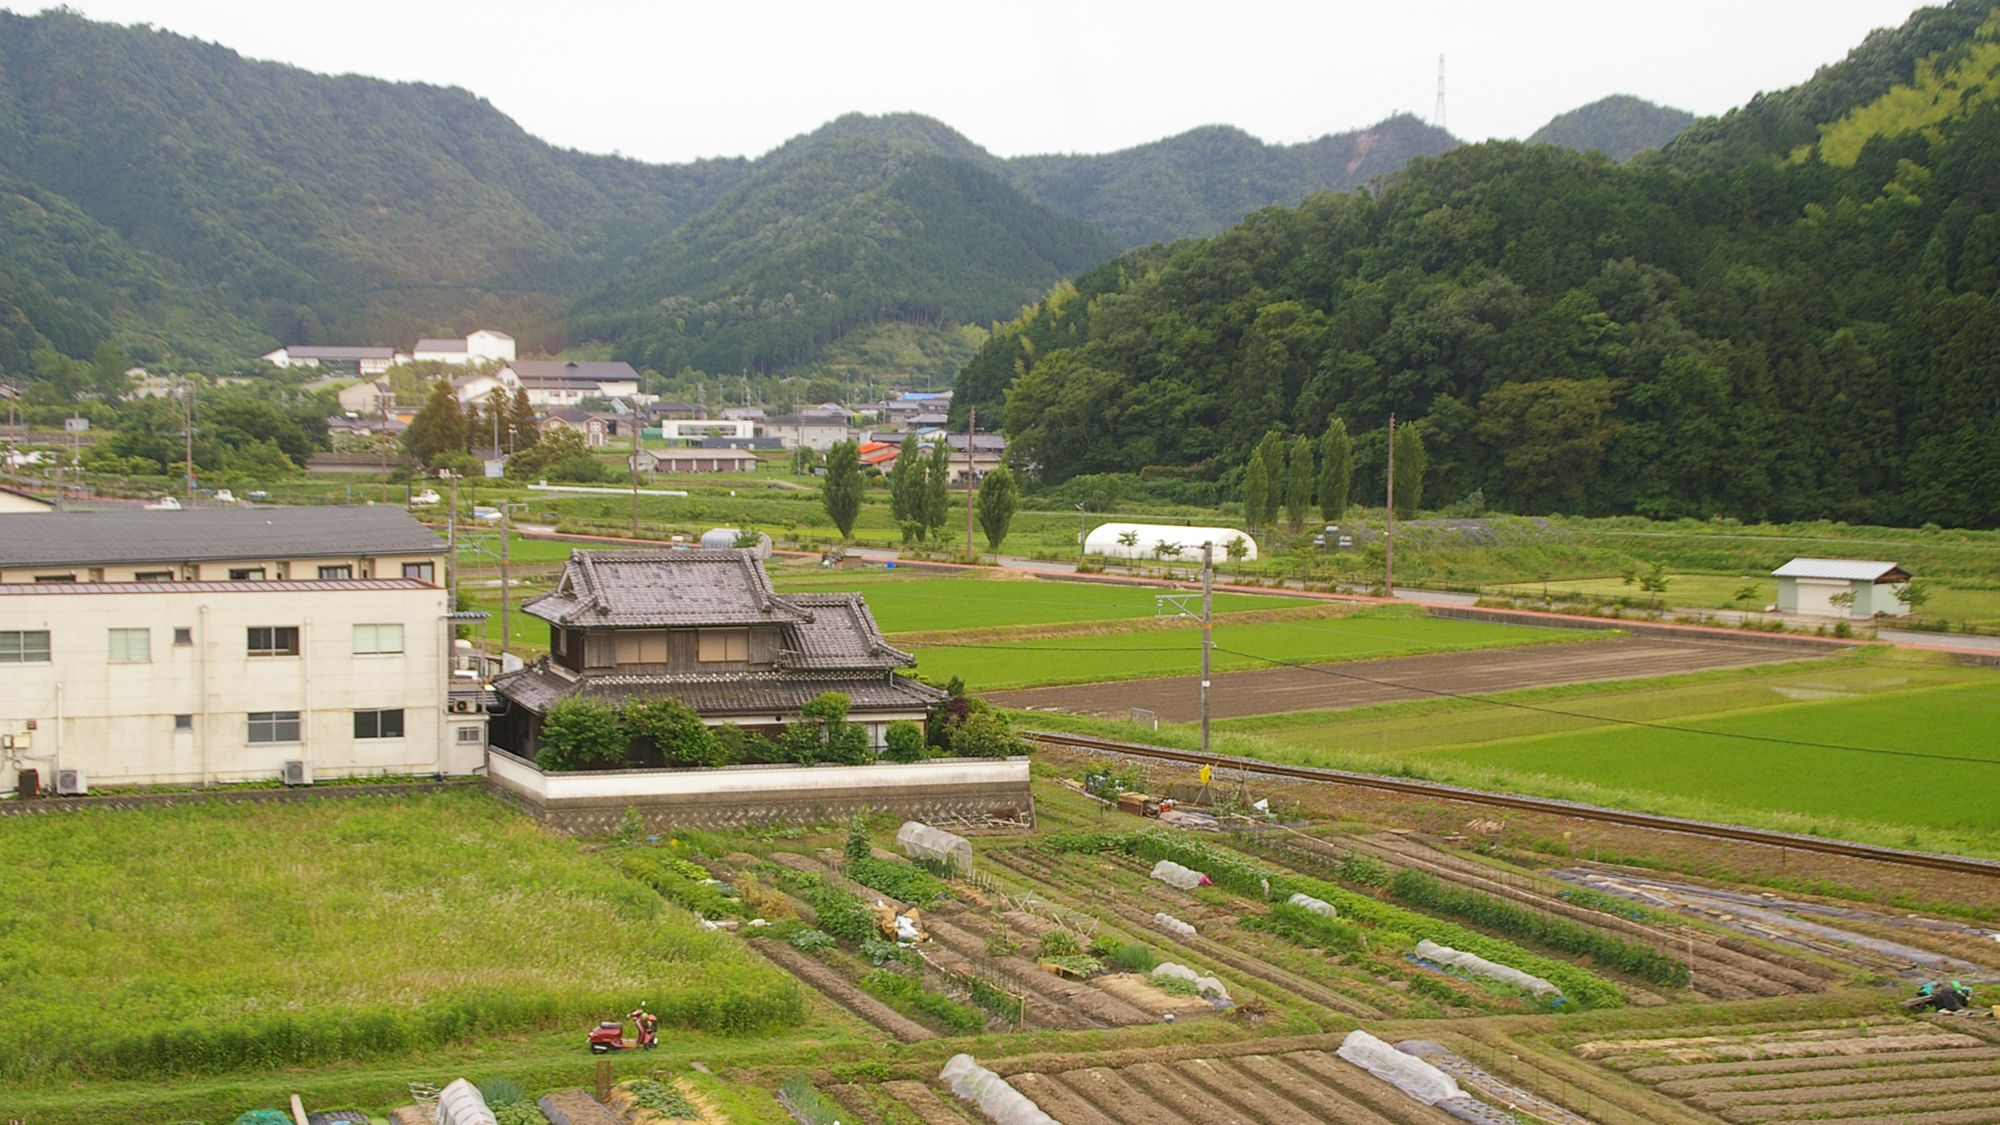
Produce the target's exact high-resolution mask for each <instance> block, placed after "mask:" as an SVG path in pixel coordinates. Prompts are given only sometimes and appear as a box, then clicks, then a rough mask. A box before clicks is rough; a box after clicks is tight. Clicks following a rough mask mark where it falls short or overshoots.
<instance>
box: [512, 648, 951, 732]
mask: <svg viewBox="0 0 2000 1125" xmlns="http://www.w3.org/2000/svg"><path fill="white" fill-rule="evenodd" d="M494 687H495V688H497V689H498V690H499V691H500V692H501V693H502V694H503V695H505V696H507V698H509V699H511V700H513V701H514V702H516V703H518V704H520V705H521V706H523V707H526V708H528V709H529V710H531V711H534V712H537V713H540V712H543V711H546V710H548V709H549V707H550V706H551V705H552V704H554V703H555V702H556V701H557V700H559V699H564V698H567V697H569V696H573V695H585V696H589V697H591V698H594V699H602V700H604V701H605V702H607V703H611V704H614V705H615V704H620V703H624V702H625V701H627V700H631V699H654V698H658V697H660V696H672V697H673V698H675V699H678V700H680V701H681V702H683V703H685V704H687V705H688V706H690V707H692V708H694V709H695V710H696V711H698V712H700V713H701V714H703V715H770V716H772V717H773V718H776V717H778V716H780V715H787V716H789V715H796V714H798V711H799V708H801V707H803V706H805V705H806V704H807V703H810V702H812V701H813V700H814V699H815V698H817V697H818V696H820V695H821V694H823V693H825V692H829V691H837V692H840V693H842V694H844V695H846V696H848V697H849V698H850V699H852V700H853V701H854V702H853V708H854V710H856V711H864V712H865V711H886V710H896V711H919V710H925V709H928V708H931V707H935V706H936V705H937V704H939V703H942V702H943V701H944V699H945V694H944V693H943V692H941V691H939V690H938V689H936V688H934V687H931V686H929V685H927V684H922V683H918V682H917V681H916V680H913V679H910V678H908V677H906V676H894V675H880V674H878V675H873V676H865V675H864V676H855V675H852V674H846V675H843V674H841V673H838V672H776V673H772V672H766V673H741V672H738V673H721V674H714V675H695V676H596V675H589V676H580V677H576V678H574V679H572V678H571V677H569V676H567V675H564V674H563V673H561V672H558V671H556V670H554V669H553V668H551V667H550V666H549V665H548V662H547V661H546V660H543V661H539V662H537V663H535V664H532V665H530V666H528V667H527V668H525V669H522V670H521V671H519V672H516V673H514V674H512V675H510V676H503V677H501V678H499V679H497V680H495V681H494Z"/></svg>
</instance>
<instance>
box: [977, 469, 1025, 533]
mask: <svg viewBox="0 0 2000 1125" xmlns="http://www.w3.org/2000/svg"><path fill="white" fill-rule="evenodd" d="M1018 496H1019V490H1018V489H1017V488H1016V487H1015V485H1014V474H1012V473H1010V472H1008V471H1007V466H1005V465H1001V466H1000V467H999V468H996V469H994V470H993V471H992V472H990V473H988V474H986V477H985V479H983V480H981V481H980V482H979V500H978V507H979V513H978V514H979V529H980V530H981V531H984V532H985V533H986V545H987V547H989V548H990V549H992V550H995V551H997V550H999V549H1000V544H1001V543H1003V542H1005V541H1006V539H1007V527H1008V525H1009V524H1011V523H1013V522H1014V508H1015V506H1016V504H1017V503H1018Z"/></svg>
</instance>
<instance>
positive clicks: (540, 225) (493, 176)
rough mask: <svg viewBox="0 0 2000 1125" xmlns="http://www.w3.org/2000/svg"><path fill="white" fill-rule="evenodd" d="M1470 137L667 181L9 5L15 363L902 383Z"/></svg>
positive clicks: (4, 319) (404, 94)
mask: <svg viewBox="0 0 2000 1125" xmlns="http://www.w3.org/2000/svg"><path fill="white" fill-rule="evenodd" d="M1586 116H1588V115H1586ZM1599 116H1602V115H1599ZM1591 120H1592V121H1595V120H1596V119H1595V118H1592V119H1591ZM1583 125H1584V126H1589V125H1590V122H1584V123H1583ZM1571 134H1573V135H1566V136H1567V139H1568V141H1569V143H1578V144H1590V143H1597V144H1600V145H1609V146H1611V148H1614V149H1615V148H1618V147H1619V146H1620V145H1622V144H1624V143H1625V142H1624V141H1623V140H1620V139H1618V138H1617V137H1613V136H1612V134H1610V133H1606V134H1605V137H1606V138H1607V139H1605V140H1602V141H1593V140H1592V139H1591V138H1592V136H1593V134H1591V132H1590V129H1589V128H1588V127H1584V128H1583V131H1582V132H1578V131H1577V130H1576V129H1572V130H1571ZM1455 143H1456V141H1454V140H1453V138H1451V137H1450V135H1449V134H1447V133H1445V132H1444V131H1443V130H1442V129H1437V128H1434V127H1432V126H1430V125H1427V124H1424V123H1423V122H1420V121H1418V120H1417V119H1415V118H1413V117H1409V116H1397V117H1392V118H1390V119H1388V120H1386V121H1384V122H1381V123H1380V124H1378V125H1375V126H1373V127H1370V128H1368V129H1363V130H1357V131H1355V132H1351V133H1344V134H1339V135H1334V136H1327V137H1322V138H1320V139H1318V140H1316V141H1311V142H1307V143H1304V144H1297V145H1269V144H1265V143H1263V142H1261V141H1259V140H1257V139H1256V138H1253V137H1251V136H1249V135H1247V134H1245V133H1243V132H1242V131H1240V130H1237V129H1233V128H1229V127H1224V126H1211V127H1205V128H1200V129H1195V130H1192V131H1190V132H1187V133H1183V134H1181V135H1179V136H1175V137H1169V138H1166V139H1164V140H1161V141H1157V142H1153V143H1150V144H1145V145H1139V146H1136V147H1134V148H1130V149H1126V150H1123V151H1120V152H1114V153H1108V154H1103V155H1049V156H1032V157H1021V158H1013V159H1001V158H998V157H995V156H993V155H992V154H990V153H988V152H986V151H985V150H984V149H982V148H980V147H979V146H978V145H976V144H974V143H972V142H971V141H969V140H967V139H966V138H965V137H963V136H961V135H960V134H958V133H956V132H955V131H953V130H952V129H950V128H948V127H947V126H945V125H943V124H942V123H940V122H937V121H934V120H931V119H929V118H925V117H921V116H916V115H909V114H905V115H892V116H887V117H865V116H862V115H858V114H856V115H850V116H847V117H842V118H840V119H838V120H835V121H833V122H831V123H829V124H827V125H826V126H824V127H822V128H820V129H818V130H816V131H814V132H813V133H811V134H808V135H804V136H801V137H798V138H795V139H794V140H792V141H791V142H789V143H787V144H785V145H783V146H781V147H780V148H778V149H776V150H774V151H772V152H770V153H768V154H765V155H764V156H761V157H758V158H756V159H740V158H738V159H717V160H704V161H697V162H694V163H691V164H680V165H653V164H647V163H643V162H640V161H636V160H629V159H624V158H621V157H616V156H596V155H589V154H585V153H579V152H574V151H568V150H564V149H560V148H557V147H555V146H552V145H549V144H547V143H545V142H543V141H541V140H539V139H538V138H536V137H533V136H531V135H529V134H528V133H526V132H525V131H524V130H522V129H521V128H520V127H519V126H518V125H517V124H516V123H515V122H513V121H512V120H511V119H509V118H508V117H507V116H506V115H504V114H502V113H500V112H499V111H498V110H496V109H495V108H494V107H493V106H492V105H490V104H489V103H487V102H486V101H485V100H483V99H481V98H478V97H476V96H474V95H472V94H470V93H467V92H466V91H464V90H459V89H442V88H438V87H433V86H426V85H422V84H408V83H390V82H383V81H379V80H375V79H370V78H365V77H359V76H355V75H343V76H339V77H331V76H325V75H319V74H313V73H309V72H306V71H303V70H299V69H297V68H294V67H291V66H286V65H283V64H278V63H270V62H260V61H256V60H250V59H245V58H243V57H241V56H239V55H238V54H236V53H235V52H234V51H231V50H228V49H227V48H225V47H222V46H218V45H215V44H210V43H203V42H200V41H197V40H192V39H188V38H186V37H183V36H179V35H175V34H172V33H169V32H164V31H158V30H154V29H151V28H147V27H121V26H116V25H112V24H106V23H99V22H93V21H90V20H87V19H85V18H83V17H82V16H80V15H78V14H77V13H75V12H73V11H70V10H68V9H60V8H58V9H51V10H49V11H45V12H42V13H40V14H38V15H26V16H24V15H18V14H15V13H11V12H0V373H5V374H6V375H8V376H13V377H20V376H24V375H25V376H28V377H33V374H34V371H35V364H34V363H33V362H32V361H31V359H30V357H31V356H32V355H33V353H34V352H35V351H36V350H38V349H41V348H48V349H52V350H53V351H55V352H58V353H60V354H61V355H65V356H73V357H80V358H82V357H90V356H92V355H93V354H94V352H95V347H96V345H97V344H98V343H101V342H103V341H106V340H110V341H113V342H115V343H117V344H118V345H119V346H120V347H121V348H122V349H123V350H124V351H125V353H126V354H128V355H129V356H131V357H132V358H133V359H134V360H136V361H138V362H141V363H145V364H148V365H151V366H153V367H155V368H171V367H176V366H183V367H184V366H201V367H204V368H206V369H209V370H211V371H212V370H215V369H218V368H221V367H225V366H227V365H229V364H232V363H239V362H241V361H243V360H245V359H247V358H248V357H251V356H255V355H257V354H259V353H261V352H262V351H265V350H268V348H270V347H273V346H275V345H277V344H279V343H297V344H315V343H338V344H359V343H407V342H408V341H410V340H413V339H415V338H417V337H419V336H425V335H457V334H461V333H463V332H464V331H466V330H468V329H470V328H473V327H476V326H479V325H482V324H483V325H499V326H502V327H504V328H506V329H507V330H508V331H509V332H510V333H512V334H513V335H515V336H516V337H517V339H518V340H519V341H520V344H521V346H522V348H523V349H524V350H525V351H527V352H531V353H535V352H545V353H554V352H558V351H561V350H563V349H565V348H567V347H575V346H590V347H591V348H593V349H594V354H599V355H610V356H613V357H615V358H621V359H627V360H630V361H632V362H634V363H635V364H637V365H639V366H641V367H644V368H647V369H650V370H653V371H657V372H661V373H664V374H673V373H675V372H678V371H681V370H682V369H684V368H691V369H694V370H697V371H706V372H714V373H718V374H727V375H732V376H733V375H738V374H741V373H744V372H765V373H768V372H773V371H790V372H798V373H807V374H813V373H819V374H824V373H826V372H827V370H828V369H829V368H832V367H835V366H836V365H837V366H845V367H863V368H865V367H868V366H869V365H871V364H875V365H880V364H882V363H887V362H901V361H900V359H898V360H895V361H890V360H885V359H883V358H882V357H881V356H879V355H878V354H877V352H878V351H879V348H878V347H877V346H876V345H875V344H873V343H871V337H870V333H881V332H884V331H888V330H889V329H894V331H893V332H890V333H889V334H890V335H892V336H894V335H897V334H900V336H901V337H904V338H908V337H914V338H915V342H914V345H912V346H913V347H914V348H916V349H918V350H921V351H924V352H925V353H926V354H931V355H951V354H963V352H962V349H963V347H964V345H963V344H962V343H961V342H959V341H958V340H957V339H956V338H954V337H952V336H951V330H952V329H953V328H954V327H957V326H965V325H984V324H987V323H990V322H992V321H995V320H998V319H1002V318H1005V317H1008V316H1011V315H1013V314H1014V313H1015V312H1016V311H1018V310H1019V309H1020V308H1021V307H1022V306H1023V305H1024V304H1027V303H1029V302H1031V301H1033V300H1034V299H1036V298H1037V297H1038V296H1039V295H1040V294H1041V293H1043V292H1044V291H1045V290H1046V289H1047V288H1048V287H1049V286H1050V285H1051V284H1053V283H1055V282H1056V281H1058V280H1060V279H1062V278H1065V277H1073V276H1075V275H1076V274H1077V273H1078V272H1080V271H1082V270H1084V269H1087V268H1089V267H1091V266H1093V265H1096V264H1098V263H1100V262H1103V261H1105V260H1107V259H1109V258H1111V257H1113V256H1115V255H1117V254H1118V253H1119V252H1120V251H1121V250H1123V249H1125V248H1127V247H1132V246H1141V245H1146V244H1149V243H1152V242H1155V241H1161V242H1171V241H1173V240H1176V239H1180V238H1186V237H1201V236H1210V235H1215V234H1217V233H1219V232H1221V231H1223V230H1225V229H1227V228H1228V227H1230V226H1232V225H1233V224H1235V223H1237V222H1238V221H1240V220H1241V219H1242V218H1243V217H1244V216H1245V215H1247V214H1249V213H1251V212H1253V211H1256V210H1258V209H1260V208H1263V207H1266V206H1270V205H1273V204H1296V203H1298V202H1299V201H1300V200H1302V199H1304V198H1305V197H1306V196H1307V195H1309V194H1311V193H1313V192H1315V191H1320V190H1344V189H1347V188H1350V187H1353V186H1356V185H1361V184H1366V183H1368V182H1370V181H1372V180H1374V179H1376V178H1377V177H1380V176H1382V175H1385V174H1389V173H1393V172H1394V171H1395V170H1396V169H1398V168H1400V167H1402V166H1403V164H1404V163H1405V162H1406V161H1407V160H1409V159H1410V158H1411V157H1412V156H1417V155H1432V154H1436V153H1440V152H1443V151H1445V150H1447V149H1449V148H1450V147H1451V146H1452V145H1454V144H1455ZM848 340H857V341H858V342H856V343H854V344H852V345H847V344H844V343H843V342H844V341H848ZM903 342H904V343H908V342H909V341H908V340H907V339H904V340H903ZM909 350H910V349H909V348H905V353H908V351H909Z"/></svg>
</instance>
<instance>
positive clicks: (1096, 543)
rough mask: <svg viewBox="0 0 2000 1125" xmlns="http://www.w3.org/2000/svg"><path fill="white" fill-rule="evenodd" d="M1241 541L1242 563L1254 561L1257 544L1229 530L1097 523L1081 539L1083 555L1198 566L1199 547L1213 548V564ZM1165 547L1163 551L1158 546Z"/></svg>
mask: <svg viewBox="0 0 2000 1125" xmlns="http://www.w3.org/2000/svg"><path fill="white" fill-rule="evenodd" d="M1239 539H1240V540H1242V541H1243V552H1244V553H1243V561H1245V562H1251V561H1255V559H1256V558H1257V541H1256V540H1255V539H1252V538H1250V536H1248V535H1247V534H1245V533H1243V532H1241V531H1238V530H1236V529H1235V528H1233V527H1175V526H1174V525H1172V524H1158V523H1101V524H1098V525H1097V526H1096V527H1094V528H1091V529H1090V534H1089V535H1086V536H1084V539H1083V553H1084V554H1086V555H1099V556H1102V557H1104V558H1110V559H1149V560H1153V561H1160V560H1171V561H1174V562H1180V563H1199V562H1200V561H1201V545H1202V544H1203V543H1213V544H1215V561H1216V562H1226V561H1228V559H1229V545H1230V544H1231V543H1234V542H1236V541H1237V540H1239ZM1162 544H1164V545H1165V548H1166V549H1165V550H1162V549H1161V545H1162Z"/></svg>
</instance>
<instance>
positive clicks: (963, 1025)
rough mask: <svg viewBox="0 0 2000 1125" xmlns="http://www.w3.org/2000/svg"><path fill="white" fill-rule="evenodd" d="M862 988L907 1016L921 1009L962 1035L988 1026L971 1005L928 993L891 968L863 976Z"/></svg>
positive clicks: (919, 985)
mask: <svg viewBox="0 0 2000 1125" xmlns="http://www.w3.org/2000/svg"><path fill="white" fill-rule="evenodd" d="M861 988H862V990H863V991H865V992H867V993H868V994H869V995H871V996H873V997H875V998H876V999H878V1000H881V1001H882V1002H883V1003H885V1004H888V1005H889V1006H890V1007H892V1008H895V1009H896V1010H898V1011H901V1012H903V1013H904V1014H906V1015H907V1014H911V1013H913V1012H922V1013H923V1014H925V1015H927V1016H930V1017H932V1018H933V1019H936V1020H937V1021H938V1022H939V1023H942V1024H944V1025H945V1026H946V1027H948V1028H950V1029H951V1030H953V1031H955V1032H957V1033H959V1034H960V1035H970V1034H972V1033H973V1032H975V1031H979V1030H981V1029H982V1028H984V1027H985V1026H986V1017H985V1016H982V1015H980V1014H979V1013H978V1012H977V1011H975V1010H973V1009H972V1008H969V1007H966V1006H965V1005H964V1004H961V1003H959V1002H958V1001H956V1000H952V999H948V998H946V997H943V996H939V995H938V994H937V993H935V992H926V991H924V986H923V985H922V984H921V983H920V982H918V981H915V980H912V979H911V978H909V977H906V976H904V975H902V974H901V973H895V972H891V971H889V970H888V969H876V970H874V971H873V972H871V973H869V974H868V975H867V976H865V977H863V978H861Z"/></svg>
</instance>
